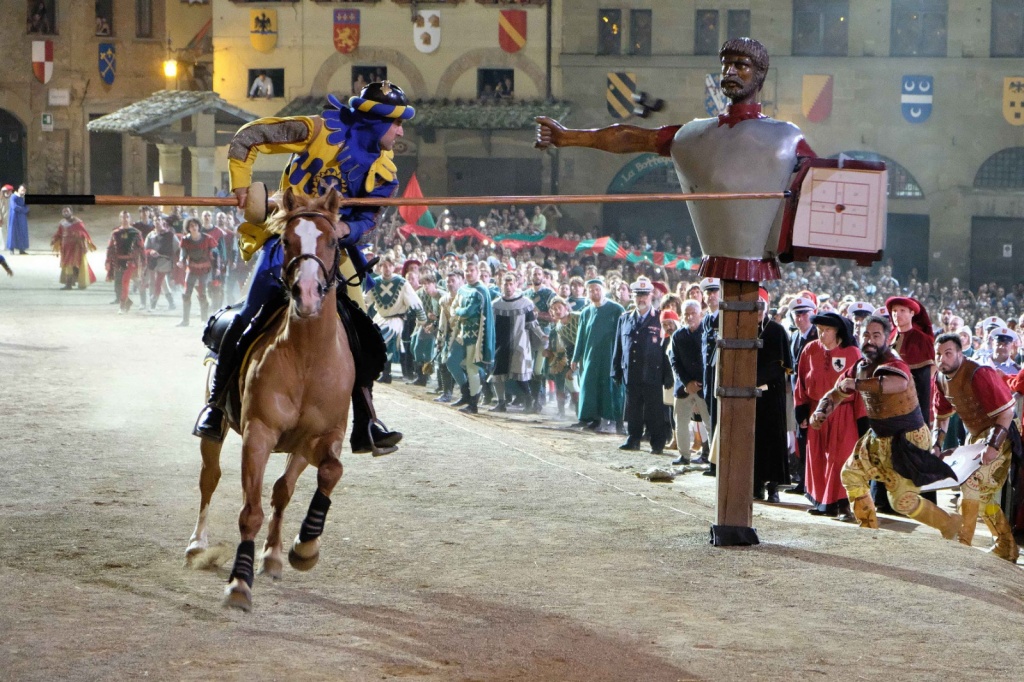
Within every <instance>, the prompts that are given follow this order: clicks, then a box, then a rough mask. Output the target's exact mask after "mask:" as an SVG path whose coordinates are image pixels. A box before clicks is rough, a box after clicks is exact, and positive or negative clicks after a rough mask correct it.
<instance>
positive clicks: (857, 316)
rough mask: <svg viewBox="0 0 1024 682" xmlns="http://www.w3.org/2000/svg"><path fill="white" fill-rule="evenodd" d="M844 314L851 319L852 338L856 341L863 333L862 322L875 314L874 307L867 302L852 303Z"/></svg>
mask: <svg viewBox="0 0 1024 682" xmlns="http://www.w3.org/2000/svg"><path fill="white" fill-rule="evenodd" d="M846 313H847V315H849V316H850V318H852V319H853V336H854V338H855V339H856V338H860V335H861V332H863V331H864V329H863V327H864V321H865V320H866V319H868V318H869V317H871V316H872V315H874V314H875V306H873V305H871V304H870V303H868V302H867V301H854V302H853V303H851V304H850V307H849V308H847V309H846Z"/></svg>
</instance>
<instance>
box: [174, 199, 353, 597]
mask: <svg viewBox="0 0 1024 682" xmlns="http://www.w3.org/2000/svg"><path fill="white" fill-rule="evenodd" d="M339 203H340V196H339V195H338V194H337V193H336V192H335V191H333V190H332V191H331V192H329V193H328V194H326V195H325V196H323V197H320V198H316V199H309V198H306V197H303V196H301V195H297V194H295V193H294V192H292V190H291V189H288V190H286V191H285V193H284V196H283V197H282V199H281V202H280V209H279V210H278V213H277V214H275V215H274V216H272V218H271V221H270V223H268V227H271V229H272V231H274V232H276V233H278V234H280V235H281V244H282V246H283V248H284V267H283V268H282V273H283V276H282V281H283V283H284V286H285V289H286V290H287V292H288V296H289V299H290V302H289V305H288V310H287V314H286V315H282V316H281V317H280V318H279V319H278V320H276V321H275V322H272V323H271V325H270V326H269V328H268V329H267V330H266V333H265V334H264V335H263V336H262V337H260V338H259V339H257V341H256V342H255V343H254V344H253V346H252V349H251V351H250V355H249V361H248V364H247V365H245V366H244V367H243V369H242V371H241V376H240V377H239V385H240V393H241V411H240V415H239V419H238V420H237V423H236V422H235V421H232V423H231V427H232V428H233V429H234V430H235V431H237V432H238V433H240V434H241V436H242V494H243V505H242V511H241V513H240V514H239V517H238V527H239V531H240V532H241V543H240V544H239V546H238V550H237V553H236V555H235V563H234V566H233V568H232V571H231V577H230V581H229V583H228V586H227V588H226V590H225V597H224V604H225V606H232V607H236V608H240V609H243V610H245V611H248V610H250V609H251V608H252V583H253V564H254V563H255V556H254V555H255V539H256V535H257V534H258V533H259V531H260V529H261V527H262V526H263V516H264V514H263V507H262V504H261V495H262V490H263V475H264V471H265V469H266V466H267V460H268V459H269V458H270V453H271V452H287V453H289V454H288V462H287V465H286V468H285V473H284V474H283V475H282V476H281V478H280V479H278V481H277V482H276V483H275V484H274V489H273V494H272V496H271V506H272V507H273V514H272V516H271V520H270V526H269V528H268V532H267V539H266V542H265V544H264V546H263V553H262V555H261V558H262V561H263V572H264V573H267V574H269V575H270V576H271V577H273V578H275V579H276V578H280V576H281V569H282V567H283V561H282V549H281V523H282V519H283V514H284V509H285V507H287V505H288V502H289V500H290V499H291V496H292V493H293V492H294V491H295V483H296V481H297V480H298V477H299V474H301V473H302V471H303V469H305V467H306V465H307V464H311V465H313V466H314V467H316V469H317V479H316V480H317V490H316V493H315V494H314V496H313V500H312V502H311V503H310V506H309V511H308V513H307V515H306V519H305V521H303V523H302V528H301V530H300V532H299V535H298V537H296V538H295V541H294V543H293V544H292V547H291V550H290V551H289V553H288V561H289V563H290V564H291V565H292V567H293V568H296V569H298V570H309V569H310V568H312V567H313V566H314V565H315V564H316V562H317V559H318V558H319V553H320V534H321V532H322V531H323V526H324V520H325V518H326V515H327V509H328V508H329V507H330V495H331V491H332V490H333V489H334V486H335V485H336V484H337V483H338V481H339V480H340V479H341V475H342V465H341V461H340V459H339V455H340V454H341V448H342V444H343V442H344V437H345V428H346V425H347V423H348V410H349V403H350V401H351V396H352V387H353V383H354V380H355V363H354V360H353V357H352V351H351V349H350V347H349V343H348V337H347V335H346V334H345V331H344V327H343V326H342V323H341V320H340V318H339V317H338V313H337V295H338V294H337V288H336V284H337V281H338V278H337V275H338V262H339V258H340V251H339V248H340V247H339V244H338V240H339V239H340V238H344V237H345V236H347V226H345V224H344V223H339V222H338V219H337V215H338V205H339ZM200 449H201V452H202V455H203V469H202V472H201V473H200V480H199V488H200V497H201V499H200V511H199V520H198V522H197V523H196V529H195V532H194V533H193V535H192V538H191V539H190V541H189V546H188V549H187V550H186V557H187V558H192V557H194V556H196V555H197V554H199V553H200V552H202V551H203V550H204V549H205V548H206V547H207V544H208V541H207V531H206V515H207V512H208V509H209V504H210V499H211V498H212V496H213V492H214V490H215V489H216V487H217V482H218V480H219V478H220V450H221V443H217V442H214V441H212V440H210V439H207V438H203V439H202V445H201V447H200Z"/></svg>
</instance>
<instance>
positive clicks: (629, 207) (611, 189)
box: [603, 154, 701, 257]
mask: <svg viewBox="0 0 1024 682" xmlns="http://www.w3.org/2000/svg"><path fill="white" fill-rule="evenodd" d="M681 192H682V189H681V188H680V187H679V178H678V177H677V176H676V171H675V167H674V166H673V165H672V159H670V158H669V157H667V156H659V155H657V154H641V155H639V156H637V157H636V158H635V159H633V160H632V161H630V162H629V163H627V164H626V165H624V166H623V167H622V168H621V169H619V172H618V173H617V174H616V176H615V178H614V179H613V180H612V182H611V184H609V185H608V190H607V193H608V194H648V193H652V194H679V193H681ZM603 224H604V229H605V231H606V233H607V234H610V235H611V236H613V237H615V238H616V239H618V238H619V235H620V234H624V235H625V236H626V237H627V238H628V239H629V240H630V241H636V240H637V239H638V238H639V237H640V235H641V233H643V234H646V235H647V236H648V237H649V238H650V239H658V240H660V239H661V237H662V235H663V234H665V233H668V235H669V236H670V237H671V238H672V241H673V243H674V244H676V245H681V246H689V247H690V252H691V254H692V255H693V256H694V257H696V256H699V255H700V253H701V251H700V243H699V242H698V241H697V232H696V230H694V229H693V220H692V219H691V218H690V211H689V209H687V207H686V205H685V204H683V203H681V202H679V201H659V202H635V203H625V204H605V206H604V212H603Z"/></svg>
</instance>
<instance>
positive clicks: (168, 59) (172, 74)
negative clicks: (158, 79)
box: [164, 36, 178, 89]
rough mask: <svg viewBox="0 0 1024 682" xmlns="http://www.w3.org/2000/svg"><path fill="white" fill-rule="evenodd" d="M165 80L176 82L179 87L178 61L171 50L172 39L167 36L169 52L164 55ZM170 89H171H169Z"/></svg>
mask: <svg viewBox="0 0 1024 682" xmlns="http://www.w3.org/2000/svg"><path fill="white" fill-rule="evenodd" d="M164 78H166V79H167V80H172V79H173V80H174V81H175V85H177V78H178V60H177V59H175V58H174V53H173V52H172V50H171V37H170V36H167V52H166V53H165V55H164ZM168 89H170V88H169V87H168Z"/></svg>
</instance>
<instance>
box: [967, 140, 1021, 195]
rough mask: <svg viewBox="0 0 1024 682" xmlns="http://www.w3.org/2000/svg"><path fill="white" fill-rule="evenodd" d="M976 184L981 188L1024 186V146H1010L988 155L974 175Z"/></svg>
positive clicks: (1018, 187) (1014, 187)
mask: <svg viewBox="0 0 1024 682" xmlns="http://www.w3.org/2000/svg"><path fill="white" fill-rule="evenodd" d="M974 186H975V187H978V188H981V189H1020V188H1022V187H1024V147H1010V148H1009V149H1003V150H1002V151H998V152H996V153H995V154H993V155H992V156H990V157H988V158H987V159H986V160H985V163H983V164H981V168H979V169H978V174H977V175H975V176H974Z"/></svg>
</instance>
